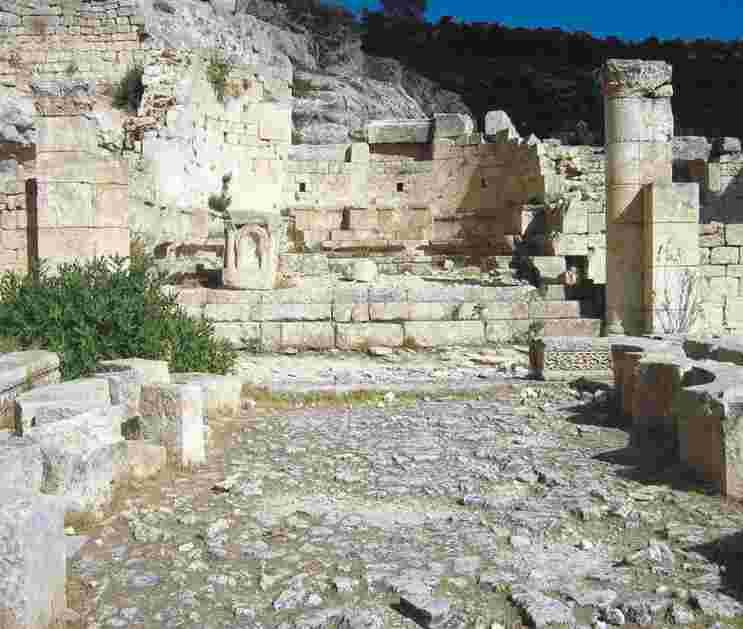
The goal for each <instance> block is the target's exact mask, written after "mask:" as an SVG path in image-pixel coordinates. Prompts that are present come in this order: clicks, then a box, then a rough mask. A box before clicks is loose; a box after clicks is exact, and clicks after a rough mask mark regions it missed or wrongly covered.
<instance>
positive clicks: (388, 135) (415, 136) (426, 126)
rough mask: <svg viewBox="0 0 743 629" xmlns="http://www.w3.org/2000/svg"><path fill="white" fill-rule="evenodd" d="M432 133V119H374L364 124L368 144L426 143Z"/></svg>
mask: <svg viewBox="0 0 743 629" xmlns="http://www.w3.org/2000/svg"><path fill="white" fill-rule="evenodd" d="M432 133H433V121H432V120H376V121H373V122H370V123H368V124H367V125H366V137H367V141H368V142H369V144H411V143H423V144H427V143H429V142H430V141H431V138H432Z"/></svg>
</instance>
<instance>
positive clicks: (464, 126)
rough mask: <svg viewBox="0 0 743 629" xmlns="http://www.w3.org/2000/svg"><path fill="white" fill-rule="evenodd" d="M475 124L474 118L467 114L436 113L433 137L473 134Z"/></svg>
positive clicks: (454, 136)
mask: <svg viewBox="0 0 743 629" xmlns="http://www.w3.org/2000/svg"><path fill="white" fill-rule="evenodd" d="M473 131H474V124H473V122H472V118H470V117H469V116H467V115H465V114H434V115H433V139H434V140H438V139H442V138H457V137H460V136H463V135H472V132H473Z"/></svg>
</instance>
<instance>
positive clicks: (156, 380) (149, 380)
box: [98, 358, 170, 384]
mask: <svg viewBox="0 0 743 629" xmlns="http://www.w3.org/2000/svg"><path fill="white" fill-rule="evenodd" d="M98 365H99V369H100V370H101V371H106V372H109V371H124V370H127V369H133V370H134V371H136V372H138V373H139V374H140V375H141V376H142V383H143V384H167V383H169V382H170V372H169V367H168V361H167V360H149V359H147V358H116V359H114V360H102V361H100V362H99V363H98Z"/></svg>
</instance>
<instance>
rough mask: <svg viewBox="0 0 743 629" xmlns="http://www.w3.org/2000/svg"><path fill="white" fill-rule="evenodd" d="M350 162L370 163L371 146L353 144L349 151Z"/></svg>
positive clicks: (358, 143) (362, 143) (361, 143)
mask: <svg viewBox="0 0 743 629" xmlns="http://www.w3.org/2000/svg"><path fill="white" fill-rule="evenodd" d="M348 153H349V159H348V161H349V162H351V163H354V164H368V163H369V145H368V144H367V143H366V142H353V143H352V144H351V146H350V147H349V150H348Z"/></svg>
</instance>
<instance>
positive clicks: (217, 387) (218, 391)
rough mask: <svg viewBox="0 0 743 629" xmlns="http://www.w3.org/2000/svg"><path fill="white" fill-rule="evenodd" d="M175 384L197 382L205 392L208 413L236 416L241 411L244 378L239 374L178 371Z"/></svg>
mask: <svg viewBox="0 0 743 629" xmlns="http://www.w3.org/2000/svg"><path fill="white" fill-rule="evenodd" d="M172 380H173V383H174V384H195V385H197V386H199V387H200V388H201V389H202V391H203V392H204V405H205V409H204V411H205V412H206V414H207V415H209V416H215V417H216V416H219V417H225V416H228V417H234V416H235V415H237V414H238V412H239V411H240V392H241V390H242V385H243V382H242V379H241V378H238V377H237V376H219V375H214V374H208V373H177V374H173V375H172Z"/></svg>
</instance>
